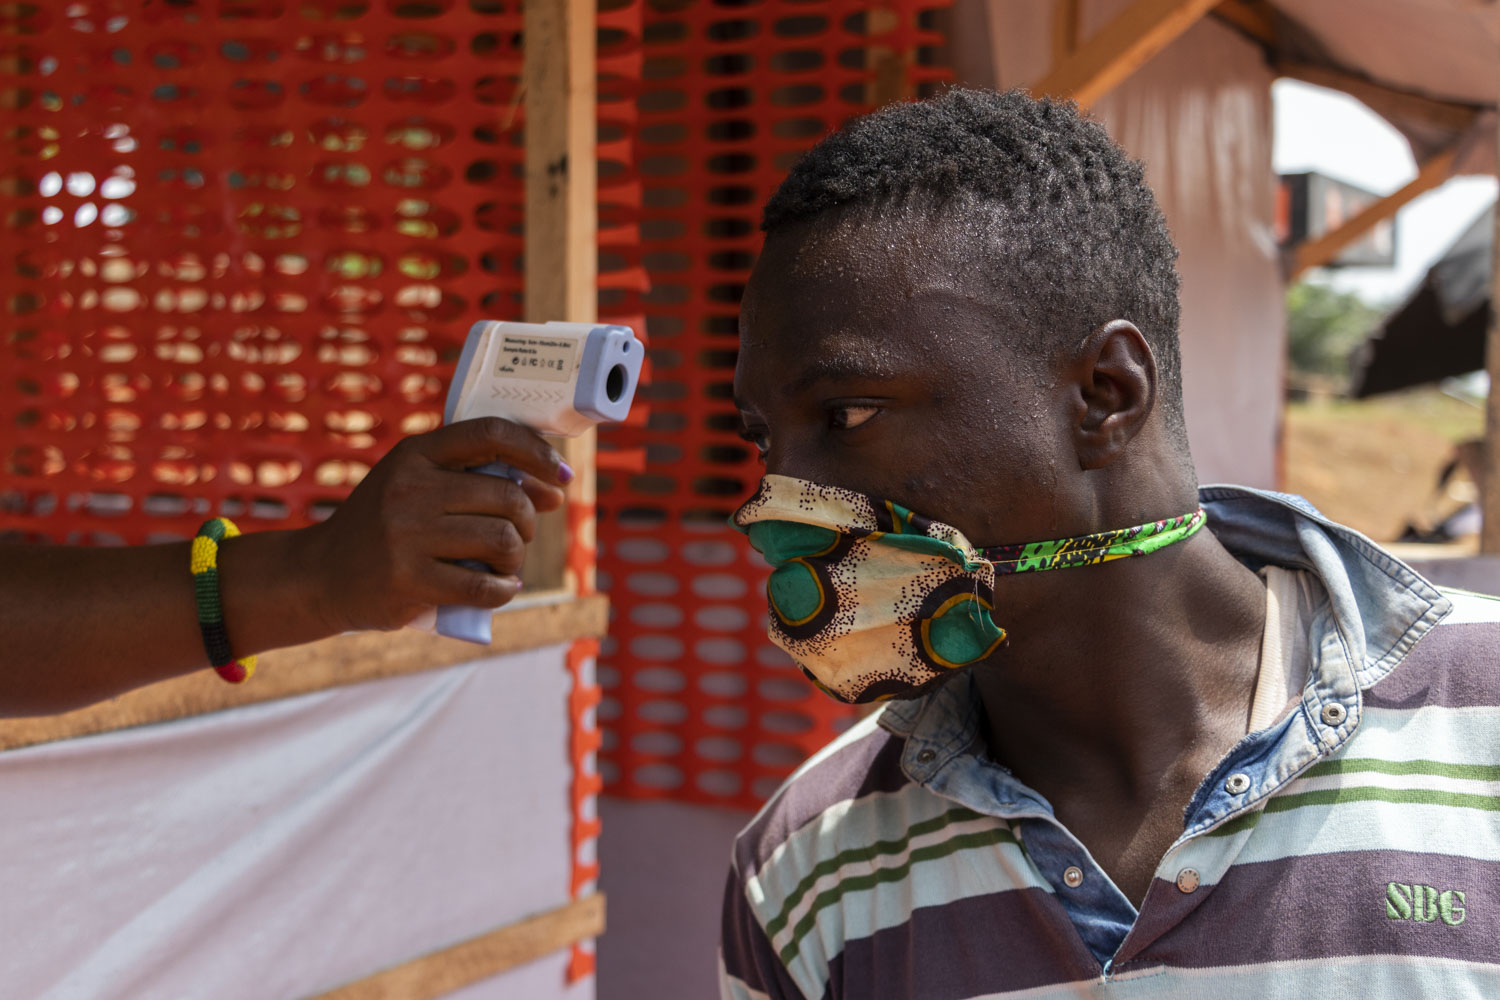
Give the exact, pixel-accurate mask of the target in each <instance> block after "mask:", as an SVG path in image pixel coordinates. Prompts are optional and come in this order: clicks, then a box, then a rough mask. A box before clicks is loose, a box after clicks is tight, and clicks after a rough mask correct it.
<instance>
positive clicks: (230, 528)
mask: <svg viewBox="0 0 1500 1000" xmlns="http://www.w3.org/2000/svg"><path fill="white" fill-rule="evenodd" d="M239 533H240V529H239V528H236V527H235V526H234V522H233V521H231V520H229V518H227V517H216V518H214V519H213V520H212V521H204V522H203V527H201V528H199V529H198V534H197V535H196V536H195V537H194V538H193V550H192V570H193V597H194V600H195V602H196V603H197V605H198V629H199V631H201V632H202V633H203V648H204V649H206V650H207V651H208V662H209V663H212V664H213V668H214V670H215V671H216V672H217V673H218V675H219V676H220V677H222V678H224V679H225V680H226V681H228V682H229V683H231V684H242V683H244V682H245V681H247V680H249V679H250V675H251V674H253V673H255V657H253V656H246V657H242V658H240V659H238V660H236V659H235V658H234V653H232V652H231V651H230V647H229V633H228V632H226V631H225V629H224V609H223V607H222V606H221V605H220V603H219V543H220V542H222V541H223V540H224V539H226V538H233V537H234V536H236V535H238V534H239Z"/></svg>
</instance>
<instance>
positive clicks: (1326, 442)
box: [1284, 388, 1484, 541]
mask: <svg viewBox="0 0 1500 1000" xmlns="http://www.w3.org/2000/svg"><path fill="white" fill-rule="evenodd" d="M1483 431H1484V410H1483V409H1482V408H1481V407H1479V406H1476V405H1474V404H1472V403H1468V402H1465V401H1462V400H1458V399H1454V398H1453V397H1451V396H1447V395H1445V394H1443V393H1442V392H1440V391H1438V390H1437V389H1436V388H1424V389H1416V390H1411V391H1408V392H1402V393H1392V394H1390V395H1388V396H1382V397H1377V398H1375V399H1371V400H1363V401H1360V402H1351V401H1348V400H1326V401H1314V402H1309V403H1293V404H1290V405H1289V406H1288V407H1287V410H1286V437H1285V472H1286V480H1285V484H1284V488H1285V489H1286V490H1287V491H1288V492H1290V493H1300V494H1302V495H1303V496H1305V497H1307V499H1309V500H1310V501H1312V503H1313V504H1314V505H1315V506H1317V507H1318V508H1319V509H1320V510H1322V511H1323V512H1324V513H1325V514H1327V515H1328V516H1329V517H1331V518H1332V519H1333V520H1335V521H1340V522H1342V523H1344V524H1347V525H1350V526H1351V527H1354V528H1357V529H1359V530H1360V531H1362V532H1364V533H1365V534H1367V535H1369V536H1370V537H1371V538H1374V539H1375V540H1376V541H1394V540H1395V539H1396V538H1398V537H1399V536H1400V534H1401V532H1402V529H1403V528H1404V527H1405V526H1406V525H1407V524H1408V523H1416V524H1418V525H1420V526H1422V527H1430V526H1431V525H1432V524H1434V523H1436V521H1437V520H1439V519H1440V518H1441V517H1443V516H1446V515H1447V514H1450V513H1452V512H1453V511H1455V510H1457V509H1458V508H1459V507H1461V506H1462V505H1463V503H1464V502H1465V501H1466V500H1468V499H1472V496H1473V486H1472V483H1470V482H1469V481H1468V479H1467V477H1462V476H1460V481H1459V482H1457V483H1455V484H1452V485H1450V487H1449V489H1448V490H1446V491H1439V490H1438V489H1437V488H1436V484H1437V479H1438V473H1439V470H1440V469H1441V468H1442V467H1443V465H1444V464H1445V463H1446V462H1447V461H1448V459H1449V457H1450V456H1451V453H1452V448H1453V445H1454V444H1455V443H1457V442H1459V441H1462V440H1464V439H1466V438H1475V437H1479V436H1480V435H1481V434H1482V433H1483Z"/></svg>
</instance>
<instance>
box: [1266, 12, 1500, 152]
mask: <svg viewBox="0 0 1500 1000" xmlns="http://www.w3.org/2000/svg"><path fill="white" fill-rule="evenodd" d="M1267 8H1269V9H1270V11H1271V12H1272V14H1273V19H1274V22H1275V32H1274V40H1273V41H1270V42H1269V43H1268V52H1269V55H1270V57H1271V61H1272V64H1273V66H1275V67H1276V68H1277V69H1278V70H1281V71H1284V72H1286V73H1287V75H1291V76H1303V78H1305V79H1311V82H1323V81H1322V80H1319V79H1316V75H1317V74H1316V73H1313V74H1312V75H1311V77H1309V76H1307V75H1304V73H1302V72H1300V70H1304V69H1307V68H1311V69H1313V70H1317V69H1324V70H1332V71H1337V72H1341V73H1344V74H1348V75H1349V76H1350V77H1353V78H1356V79H1363V80H1365V81H1368V82H1369V83H1372V84H1375V85H1377V86H1380V87H1384V88H1389V89H1390V90H1392V91H1396V92H1399V94H1406V95H1413V96H1416V97H1425V98H1431V99H1434V100H1437V101H1443V102H1447V103H1449V104H1452V105H1457V106H1458V107H1456V108H1453V109H1450V110H1448V111H1446V112H1445V111H1444V109H1435V108H1433V107H1431V106H1424V105H1423V103H1422V102H1420V101H1410V102H1404V103H1403V102H1402V101H1401V100H1400V99H1399V96H1396V97H1393V98H1392V99H1391V100H1388V101H1384V102H1379V103H1380V106H1376V102H1372V101H1369V100H1367V101H1366V103H1369V104H1371V106H1372V109H1373V110H1375V111H1376V112H1377V113H1379V114H1381V115H1382V116H1383V117H1385V118H1386V119H1387V120H1388V121H1390V123H1391V124H1392V125H1393V126H1395V127H1396V128H1397V129H1398V130H1399V131H1400V132H1401V133H1402V134H1403V135H1405V136H1406V138H1407V139H1408V140H1409V141H1410V142H1411V145H1412V151H1413V153H1414V154H1415V156H1416V158H1417V160H1418V162H1422V161H1424V160H1426V159H1428V158H1429V157H1431V156H1432V155H1434V154H1436V153H1439V152H1442V151H1443V150H1446V149H1450V148H1454V147H1455V146H1456V147H1457V148H1458V153H1459V155H1458V160H1457V162H1456V164H1455V167H1454V172H1455V173H1469V174H1473V173H1494V172H1495V162H1496V136H1495V113H1494V108H1495V104H1496V100H1497V97H1500V3H1496V2H1495V0H1269V3H1267V4H1265V5H1264V6H1263V7H1262V9H1263V10H1264V9H1267ZM1263 41H1264V39H1263ZM1328 85H1330V86H1337V84H1336V83H1334V82H1332V81H1330V82H1329V84H1328ZM1355 96H1357V97H1363V95H1361V94H1358V93H1356V94H1355ZM1465 110H1467V111H1469V112H1472V114H1471V115H1465V114H1464V113H1463V112H1464V111H1465Z"/></svg>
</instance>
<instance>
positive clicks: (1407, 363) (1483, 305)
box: [1350, 208, 1495, 399]
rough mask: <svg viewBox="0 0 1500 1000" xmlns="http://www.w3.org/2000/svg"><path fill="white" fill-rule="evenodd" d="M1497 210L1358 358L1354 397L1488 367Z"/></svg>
mask: <svg viewBox="0 0 1500 1000" xmlns="http://www.w3.org/2000/svg"><path fill="white" fill-rule="evenodd" d="M1494 247H1495V210H1494V209H1493V208H1491V209H1490V210H1489V211H1487V212H1485V213H1483V214H1482V215H1480V217H1479V218H1477V219H1475V220H1474V224H1473V225H1471V226H1470V227H1469V228H1468V229H1467V230H1465V231H1464V234H1463V235H1462V236H1460V237H1459V238H1458V239H1457V240H1456V241H1455V242H1454V244H1453V246H1452V247H1450V248H1449V249H1448V252H1447V253H1445V254H1443V256H1442V258H1441V259H1440V260H1439V261H1438V262H1437V263H1436V264H1434V265H1433V266H1432V269H1431V270H1429V271H1428V272H1427V276H1426V277H1425V278H1423V279H1422V283H1421V284H1420V285H1418V286H1417V290H1416V291H1415V292H1414V293H1412V296H1411V298H1409V299H1407V300H1406V302H1405V303H1404V304H1403V305H1402V306H1401V307H1400V308H1399V309H1397V310H1396V311H1395V312H1393V313H1391V315H1390V316H1389V317H1387V318H1386V320H1385V322H1384V323H1382V324H1381V325H1380V328H1379V329H1378V330H1376V331H1375V332H1374V333H1373V334H1371V335H1370V338H1369V339H1368V340H1366V341H1365V343H1364V344H1363V345H1362V346H1361V347H1360V350H1359V352H1358V354H1356V356H1355V358H1354V381H1353V385H1352V386H1351V387H1350V393H1351V395H1353V396H1354V397H1355V398H1356V399H1363V398H1365V397H1366V396H1374V395H1377V394H1379V393H1382V392H1392V391H1394V390H1396V389H1405V388H1407V387H1408V386H1413V385H1421V384H1423V383H1425V382H1435V381H1437V380H1439V379H1443V378H1447V377H1449V376H1452V375H1462V374H1464V373H1465V372H1471V371H1474V370H1476V369H1479V368H1483V367H1484V345H1485V334H1486V331H1487V330H1488V329H1489V322H1490V284H1491V281H1492V277H1493V274H1494V263H1493V261H1494Z"/></svg>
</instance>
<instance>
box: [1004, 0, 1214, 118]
mask: <svg viewBox="0 0 1500 1000" xmlns="http://www.w3.org/2000/svg"><path fill="white" fill-rule="evenodd" d="M1216 2H1218V0H1135V2H1134V3H1132V4H1131V5H1130V6H1129V7H1127V8H1125V10H1123V11H1121V12H1120V13H1119V14H1118V15H1116V16H1115V19H1114V20H1112V21H1110V22H1109V23H1108V24H1106V25H1105V26H1104V27H1103V28H1102V29H1101V30H1100V31H1099V33H1098V34H1096V35H1094V36H1093V37H1092V38H1090V39H1089V40H1088V41H1086V42H1084V43H1083V44H1082V45H1080V46H1079V47H1078V51H1076V52H1074V53H1073V55H1072V56H1071V57H1069V58H1068V59H1067V60H1065V61H1064V62H1063V63H1062V64H1061V65H1058V66H1054V67H1053V68H1052V69H1051V70H1050V71H1049V72H1048V73H1047V75H1046V76H1044V77H1043V78H1042V79H1041V80H1038V81H1037V82H1036V84H1034V85H1033V86H1032V87H1031V91H1032V93H1034V94H1038V95H1043V94H1045V95H1048V96H1051V97H1071V98H1072V99H1073V100H1075V101H1077V102H1078V104H1079V106H1080V107H1085V108H1086V107H1088V106H1090V105H1091V104H1093V103H1094V102H1095V101H1097V100H1098V99H1099V98H1100V97H1103V96H1104V95H1105V94H1107V93H1109V91H1111V90H1113V89H1114V87H1115V86H1116V85H1117V84H1118V83H1119V82H1120V81H1121V80H1124V79H1125V78H1126V77H1128V76H1130V74H1132V73H1134V72H1135V71H1136V70H1138V69H1140V68H1141V66H1142V65H1144V64H1145V63H1146V62H1147V61H1149V60H1150V59H1151V57H1152V56H1154V55H1156V54H1157V53H1158V52H1160V51H1161V50H1162V49H1164V48H1166V47H1167V46H1168V45H1170V44H1171V43H1172V42H1173V41H1174V40H1176V39H1177V38H1178V37H1179V36H1180V35H1181V34H1182V33H1183V32H1184V31H1187V30H1188V29H1189V28H1191V27H1192V26H1193V25H1194V24H1195V23H1197V22H1198V21H1199V20H1200V19H1201V18H1202V17H1203V15H1204V14H1207V13H1208V11H1209V10H1210V8H1212V7H1213V6H1214V4H1215V3H1216Z"/></svg>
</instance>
